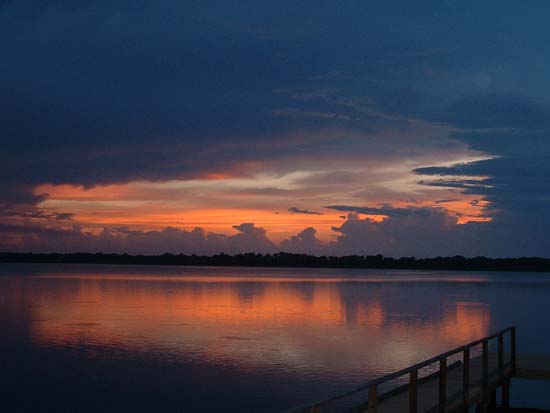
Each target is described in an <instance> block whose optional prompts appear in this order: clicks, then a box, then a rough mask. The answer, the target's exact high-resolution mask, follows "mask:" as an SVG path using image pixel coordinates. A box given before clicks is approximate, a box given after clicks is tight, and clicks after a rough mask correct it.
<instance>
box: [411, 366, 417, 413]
mask: <svg viewBox="0 0 550 413" xmlns="http://www.w3.org/2000/svg"><path fill="white" fill-rule="evenodd" d="M417 412H418V370H413V371H411V372H410V374H409V413H417Z"/></svg>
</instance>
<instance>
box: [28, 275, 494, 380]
mask: <svg viewBox="0 0 550 413" xmlns="http://www.w3.org/2000/svg"><path fill="white" fill-rule="evenodd" d="M40 279H41V280H42V281H47V282H48V284H47V286H48V288H40V289H35V290H33V291H32V297H31V296H29V295H27V296H25V298H24V299H25V300H29V302H32V303H33V306H32V312H33V319H34V322H32V323H31V337H32V338H33V340H35V341H36V342H38V343H40V344H44V345H63V346H78V345H82V344H85V345H97V346H106V347H108V346H111V347H112V346H114V347H117V348H121V349H123V350H127V351H145V350H146V351H155V352H161V353H162V354H164V355H165V356H167V357H178V358H179V357H183V358H190V357H191V358H196V359H200V360H201V361H202V362H209V363H214V364H231V365H236V366H238V367H239V368H242V369H247V368H263V367H265V366H268V365H277V366H284V368H285V369H289V370H294V369H298V370H300V369H308V370H311V369H316V370H319V371H331V372H332V371H346V372H347V374H358V375H360V374H364V372H365V371H367V370H368V371H380V372H384V371H388V370H394V369H398V368H402V367H404V366H405V365H408V364H410V363H413V362H415V361H418V360H420V359H423V358H427V357H430V356H433V355H435V354H437V353H439V352H443V351H446V350H449V349H451V348H453V347H457V346H459V345H462V344H464V343H466V342H469V341H472V340H475V339H477V338H480V337H483V336H485V335H487V334H488V333H489V328H490V321H491V320H490V313H489V309H488V308H487V306H486V305H484V304H481V303H476V302H464V301H458V302H449V303H445V305H444V306H443V308H441V309H440V314H432V315H430V314H428V315H426V314H424V315H423V316H421V315H419V314H414V313H410V314H401V313H399V312H397V310H396V305H395V304H392V303H391V299H389V298H390V297H389V295H390V294H391V291H392V290H389V289H388V288H390V287H389V286H390V285H391V283H388V284H387V286H380V285H379V284H380V283H378V284H377V287H376V288H370V289H369V288H365V286H363V287H362V288H363V290H364V295H361V296H360V297H359V300H358V299H351V298H350V297H349V296H348V294H349V293H350V292H352V291H354V290H356V288H357V287H356V286H355V285H354V284H350V283H347V284H346V283H344V282H335V281H328V282H326V281H325V282H321V281H314V282H312V281H303V282H296V280H294V282H288V281H284V280H283V281H277V280H275V279H272V280H271V281H269V282H261V281H258V280H257V279H254V280H252V281H250V280H248V281H245V280H241V281H238V282H224V281H212V279H209V280H208V282H206V280H202V281H201V279H200V278H192V279H190V280H185V279H184V278H178V279H176V280H174V279H173V280H172V281H170V282H166V281H165V278H163V277H158V278H156V277H154V276H150V277H147V278H141V277H139V276H138V277H133V278H132V277H122V278H121V279H116V278H114V279H113V278H109V277H102V276H101V275H98V274H92V275H90V277H78V278H74V279H71V277H63V278H59V277H51V278H50V277H40ZM363 290H362V291H363ZM401 304H406V303H401ZM401 307H406V305H404V306H403V305H398V306H397V308H401ZM350 372H351V373H350Z"/></svg>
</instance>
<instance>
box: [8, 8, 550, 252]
mask: <svg viewBox="0 0 550 413" xmlns="http://www.w3.org/2000/svg"><path fill="white" fill-rule="evenodd" d="M549 15H550V3H549V2H548V1H542V0H541V1H535V0H529V1H526V2H512V1H467V0H464V1H459V0H440V1H428V0H427V1H423V2H411V1H387V2H378V1H367V0H362V1H346V0H343V1H339V2H329V1H319V0H316V1H308V0H305V1H300V2H296V1H285V0H281V1H278V2H264V1H246V0H243V1H240V2H237V3H232V2H227V1H210V0H200V1H191V0H186V1H175V0H158V1H143V0H132V1H130V0H128V1H122V0H109V1H104V0H95V1H87V0H82V1H79V2H73V1H68V0H40V1H31V0H18V1H12V0H0V48H1V50H2V52H3V53H2V59H0V124H1V125H2V128H1V132H0V140H1V148H2V150H1V151H0V176H1V178H0V251H33V252H75V251H90V252H99V251H103V252H119V253H146V254H157V253H164V252H170V253H187V254H191V253H197V254H215V253H219V252H225V253H231V254H234V253H239V252H259V253H273V252H277V251H286V252H296V253H310V254H316V255H320V254H321V255H325V254H331V255H348V254H361V255H366V254H377V253H382V254H384V255H389V256H418V257H421V256H437V255H466V256H478V255H487V256H492V257H510V256H544V257H549V256H550V241H549V238H548V236H547V234H548V233H550V217H549V216H548V213H547V211H548V207H549V206H550V193H549V189H550V178H549V176H550V144H549V143H548V142H549V139H550V42H548V38H550V26H549V25H548V16H549Z"/></svg>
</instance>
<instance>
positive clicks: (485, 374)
mask: <svg viewBox="0 0 550 413" xmlns="http://www.w3.org/2000/svg"><path fill="white" fill-rule="evenodd" d="M481 346H482V347H481V348H482V350H481V366H482V372H481V374H482V376H481V377H482V380H483V411H486V410H487V405H488V403H489V340H487V339H485V340H483V341H482V344H481Z"/></svg>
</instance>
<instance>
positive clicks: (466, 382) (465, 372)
mask: <svg viewBox="0 0 550 413" xmlns="http://www.w3.org/2000/svg"><path fill="white" fill-rule="evenodd" d="M469 391H470V347H467V348H465V349H464V355H463V357H462V396H463V400H464V407H465V411H468V410H467V409H468V398H469V395H468V392H469Z"/></svg>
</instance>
